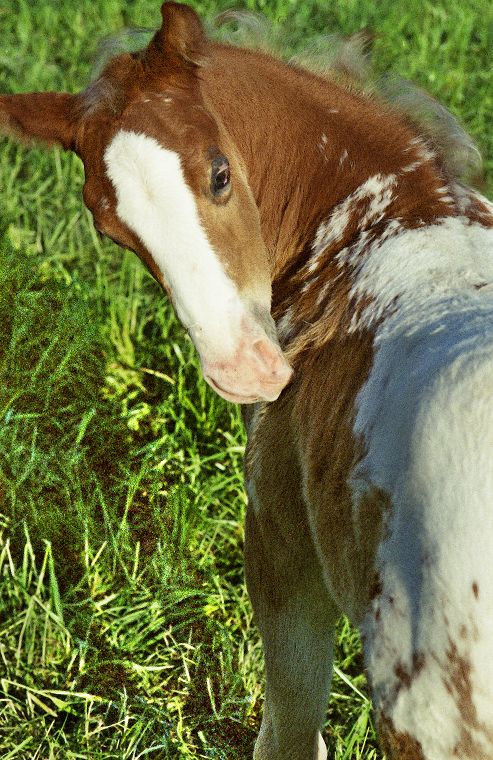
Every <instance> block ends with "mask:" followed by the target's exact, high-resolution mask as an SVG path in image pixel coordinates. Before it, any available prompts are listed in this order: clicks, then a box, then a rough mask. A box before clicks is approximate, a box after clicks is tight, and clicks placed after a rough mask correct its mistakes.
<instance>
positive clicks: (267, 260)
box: [0, 2, 493, 760]
mask: <svg viewBox="0 0 493 760" xmlns="http://www.w3.org/2000/svg"><path fill="white" fill-rule="evenodd" d="M162 14H163V25H162V27H161V29H160V30H159V31H158V32H157V33H156V35H155V36H154V38H153V40H152V41H151V43H150V45H149V46H148V48H146V49H145V50H144V51H141V52H140V53H137V54H132V55H129V54H124V55H122V56H119V57H117V58H115V59H114V60H113V61H111V62H110V63H109V64H108V66H107V67H106V69H105V70H104V71H103V73H102V74H101V76H100V78H99V79H98V80H96V82H93V83H92V84H91V85H90V86H89V88H88V89H87V90H86V91H85V92H84V93H81V94H80V95H78V96H70V95H66V94H65V95H57V94H45V95H40V94H35V95H26V96H18V97H16V96H2V97H0V114H1V120H2V121H1V124H0V127H1V126H2V124H3V125H4V126H7V127H9V128H13V129H14V130H15V131H16V132H19V133H22V134H23V135H25V136H30V137H33V138H37V139H40V140H44V141H48V142H51V141H54V142H58V143H60V144H62V145H63V146H64V147H66V148H73V149H74V150H75V151H76V152H77V153H78V155H79V156H80V157H81V158H82V160H83V162H84V168H85V172H86V184H85V187H84V201H85V203H86V205H87V206H88V208H89V209H90V210H91V212H92V213H93V216H94V221H95V224H96V226H97V227H98V229H100V230H101V231H102V232H103V233H105V234H107V235H108V236H110V237H111V238H113V239H114V240H116V241H117V242H118V243H119V244H120V245H122V246H125V247H128V248H131V249H132V250H134V251H136V252H137V253H138V255H139V256H140V257H141V258H142V260H143V261H144V262H145V263H146V264H147V266H149V268H150V269H151V271H152V272H153V273H154V275H155V276H156V278H157V279H159V281H160V282H161V284H162V285H163V286H164V287H166V288H167V283H166V282H164V281H163V278H162V276H161V275H160V273H159V271H158V270H157V267H156V265H155V264H154V261H153V258H152V256H151V254H150V252H149V251H147V250H146V249H145V247H144V246H143V244H142V243H141V241H140V240H139V239H138V238H137V236H136V235H135V234H134V233H132V232H131V231H130V230H129V229H128V228H127V227H126V226H125V225H124V224H123V223H122V222H121V221H120V220H119V219H118V217H117V214H116V197H115V192H114V190H113V187H112V185H111V182H110V180H109V179H108V177H107V175H106V171H105V166H104V160H103V155H104V149H105V147H106V146H107V145H108V143H109V142H110V141H111V139H112V137H113V136H114V135H115V134H116V133H117V132H118V131H119V130H120V129H122V128H124V129H130V130H132V129H133V130H136V131H139V132H144V133H145V134H147V135H149V136H150V137H154V138H155V139H156V140H157V141H158V142H160V143H162V144H163V145H165V147H168V148H170V149H171V150H174V151H177V152H178V153H179V154H180V157H181V160H182V164H183V169H184V174H185V177H186V180H187V183H188V185H189V187H190V188H191V190H192V191H193V193H194V195H195V197H196V200H197V206H198V209H199V213H200V216H201V219H202V223H203V226H204V228H205V230H206V232H207V235H208V238H209V240H210V241H211V243H212V245H213V247H214V249H215V250H216V251H217V252H218V255H219V256H220V257H221V259H222V261H223V263H224V267H225V268H226V270H227V272H228V273H229V275H230V276H231V278H232V279H233V280H234V281H235V282H236V284H237V286H238V288H239V290H240V291H241V292H242V293H243V294H247V296H248V297H251V298H252V300H255V297H256V294H257V293H258V292H263V293H265V291H266V289H268V288H270V287H271V286H272V304H273V316H274V318H275V320H276V321H277V322H278V323H280V322H281V321H282V319H283V317H284V316H285V315H286V313H287V312H288V311H290V312H291V326H290V330H289V331H288V333H287V334H286V336H285V337H284V338H283V348H284V349H285V351H286V353H287V355H288V356H289V358H290V360H291V361H292V363H293V365H294V366H295V368H296V375H295V379H294V381H293V383H292V384H291V386H290V387H288V388H287V389H286V390H285V392H284V394H283V395H282V396H281V398H280V399H279V400H278V401H277V402H276V403H275V404H260V405H258V406H257V407H256V408H255V409H254V410H247V411H246V412H245V418H246V423H247V428H248V431H249V443H248V449H247V455H246V477H247V485H248V489H249V493H250V506H249V512H248V521H247V545H246V572H247V582H248V587H249V590H250V594H251V596H252V602H253V605H254V608H255V612H256V615H257V619H258V622H259V627H260V630H261V632H262V636H263V641H264V647H265V656H266V668H267V697H266V710H265V716H264V721H263V724H262V731H261V734H260V737H259V740H258V742H257V747H256V753H255V757H256V758H257V760H267V759H268V760H281V758H282V760H288V759H289V758H292V760H312V758H315V757H317V754H316V752H317V750H316V749H315V747H316V741H317V731H318V726H319V725H320V723H321V721H322V719H323V711H324V699H325V698H326V696H327V690H328V687H329V683H330V652H331V645H332V637H333V633H332V629H333V623H334V621H335V619H336V617H337V614H338V609H337V608H339V609H342V610H344V611H346V612H348V613H349V614H350V615H351V617H352V618H353V620H355V621H358V620H360V619H361V617H362V615H363V613H364V611H365V608H367V605H368V601H369V599H370V598H371V596H372V594H373V595H374V594H375V587H373V588H372V583H371V579H372V578H374V577H375V572H374V557H375V552H376V547H377V545H378V542H379V540H380V538H381V535H382V527H381V526H382V522H383V520H382V516H383V514H384V511H385V510H386V509H388V508H389V506H390V505H389V498H388V496H387V495H386V494H385V493H382V492H380V491H378V490H374V491H373V492H371V493H369V494H366V495H365V496H364V497H362V498H361V501H360V503H359V504H357V505H356V507H355V508H353V503H352V496H351V491H350V486H349V484H348V478H349V476H350V473H351V471H352V469H353V467H354V465H355V464H356V463H357V462H358V461H359V460H360V459H361V457H362V456H363V454H364V452H363V451H362V444H361V441H359V440H356V439H355V437H354V434H353V422H354V416H355V402H356V397H357V394H358V392H359V390H360V388H361V386H362V384H363V383H364V382H365V379H366V378H367V376H368V373H369V371H370V369H371V367H372V362H373V353H374V347H373V339H374V334H373V332H372V331H371V330H366V331H365V330H362V329H358V330H355V331H353V332H351V331H350V329H349V328H350V324H351V320H352V318H353V317H354V316H355V315H357V314H358V313H359V312H360V311H361V310H362V309H363V308H364V307H365V306H367V305H368V303H367V302H366V301H364V300H360V301H358V302H356V303H354V302H353V301H352V300H351V298H350V290H351V285H352V283H353V280H354V272H353V271H352V270H351V268H350V267H349V265H344V266H339V265H338V262H337V261H336V256H337V255H338V254H339V253H340V252H341V251H342V250H343V249H345V248H348V249H349V248H350V247H351V246H352V245H353V244H354V243H355V241H357V240H358V239H359V238H358V236H361V235H362V234H368V235H369V238H368V239H369V240H370V241H371V240H373V241H374V240H378V237H379V236H380V235H381V234H382V233H383V231H384V229H385V224H386V223H387V222H388V221H389V220H397V219H398V220H399V224H400V225H401V227H402V228H404V229H412V228H416V227H420V226H423V225H430V224H433V223H434V222H435V221H436V220H437V219H442V218H443V217H445V216H453V215H458V214H466V215H468V216H469V218H470V220H471V222H472V221H474V222H477V223H480V224H484V225H485V226H493V214H492V213H491V211H490V210H489V208H488V207H487V206H486V205H485V204H484V203H483V202H482V201H481V200H480V199H478V198H477V197H476V196H475V195H474V194H473V193H471V192H469V191H466V190H465V189H464V188H461V187H460V186H459V185H458V184H457V183H456V182H455V180H453V179H452V178H451V177H450V176H449V174H448V171H447V169H446V168H445V167H444V165H443V163H442V162H441V161H440V159H439V158H438V157H435V158H428V159H427V160H421V161H420V159H422V155H423V148H424V147H426V145H425V143H426V141H425V142H423V141H421V143H420V142H419V141H417V140H416V138H419V135H418V133H417V132H416V129H415V128H413V127H411V126H410V125H409V124H408V123H407V121H406V120H405V119H402V118H401V117H400V116H399V115H398V114H397V113H396V112H395V110H394V109H392V108H389V107H385V106H383V105H381V104H379V103H377V102H376V101H374V100H372V99H370V98H368V97H366V96H364V95H362V94H357V93H355V92H351V91H349V90H347V89H345V88H344V87H342V86H340V85H338V84H336V83H335V82H333V81H327V79H324V78H321V77H318V76H316V75H314V74H311V73H309V72H307V71H304V70H302V69H301V68H296V67H287V66H286V65H284V64H282V63H281V62H280V61H278V60H276V59H275V58H273V57H271V56H269V55H266V54H262V53H259V52H253V51H249V50H243V49H238V48H232V47H230V46H228V45H222V44H215V43H210V42H208V41H207V40H206V38H205V36H204V34H203V31H202V27H201V25H200V22H199V20H198V18H197V16H196V15H195V13H194V12H193V11H191V9H189V8H186V7H184V6H180V5H178V4H176V3H172V2H169V3H165V4H164V5H163V8H162ZM326 132H327V133H328V134H330V139H326V140H324V139H323V135H324V134H325V133H326ZM218 154H224V155H227V156H228V159H229V162H230V165H231V169H232V177H233V182H232V187H231V191H230V193H229V195H227V196H224V197H223V199H222V200H217V201H216V200H215V199H214V198H211V195H210V190H209V187H210V157H211V155H218ZM344 154H347V155H346V158H345V159H344V160H342V159H341V157H342V156H344ZM418 162H419V164H418ZM415 163H416V166H415V168H414V169H413V170H406V167H408V166H409V165H413V164H415ZM377 174H381V175H395V177H396V183H395V188H394V189H393V193H394V195H393V200H392V203H391V204H390V206H389V208H387V209H386V210H385V214H384V218H383V219H381V220H379V221H376V222H375V221H373V222H372V223H371V224H370V228H368V223H366V222H365V221H364V220H365V218H366V217H365V214H366V212H367V210H368V202H367V201H366V200H362V201H361V202H358V203H355V204H354V207H352V208H351V220H350V223H349V224H348V225H347V227H346V228H345V230H344V232H343V235H342V237H341V238H340V239H338V240H337V242H334V243H331V244H328V245H327V247H326V248H325V249H324V250H322V251H321V252H320V255H319V256H318V258H317V262H316V267H314V268H311V267H310V256H311V254H312V243H313V240H314V236H315V232H316V230H317V228H318V227H319V225H320V224H321V223H322V222H325V221H326V220H327V219H328V217H329V216H330V214H331V213H333V212H334V211H335V210H337V208H338V206H339V204H341V203H342V202H344V200H345V199H347V198H348V196H350V195H351V193H353V192H354V191H355V190H356V189H357V188H358V187H360V186H361V185H362V184H363V183H364V182H365V181H366V180H367V179H368V178H370V177H372V176H373V175H377ZM444 185H445V186H446V187H447V188H448V192H449V195H450V196H451V197H452V199H453V200H452V202H451V203H449V204H444V203H442V202H441V201H440V198H439V194H438V193H437V191H438V190H439V188H441V187H443V186H444ZM365 224H367V226H366V227H365ZM361 255H364V250H363V252H362V254H361ZM305 286H307V287H306V288H305ZM322 288H323V289H324V291H323V293H324V298H323V299H321V300H319V298H318V296H319V294H320V292H321V289H322ZM170 295H171V297H172V294H170ZM259 319H261V317H259ZM266 324H267V320H266ZM265 329H266V331H267V332H268V330H269V329H271V328H269V327H266V328H265ZM473 591H474V589H473ZM329 592H330V593H329ZM474 593H476V592H475V591H474ZM478 593H479V592H478ZM450 661H451V674H450V688H452V689H455V690H456V691H457V692H458V694H459V697H460V699H461V705H462V706H463V708H464V711H466V707H467V705H468V701H467V700H468V698H467V693H463V692H464V689H465V688H466V685H467V683H466V682H467V678H466V676H467V673H464V677H462V670H463V669H462V670H461V663H460V662H457V657H456V656H454V652H453V651H451V659H450ZM418 667H419V663H416V668H415V669H416V671H417V670H418ZM396 675H397V677H398V679H399V680H400V683H401V686H402V687H403V688H404V687H406V686H407V685H408V682H409V681H410V679H411V678H412V677H413V674H411V673H407V672H404V671H402V672H399V673H397V674H396ZM294 701H296V702H297V704H298V709H297V711H293V703H294ZM470 720H472V721H473V720H474V716H470ZM382 735H383V737H384V743H385V744H386V746H387V747H388V748H389V752H390V755H391V757H392V758H399V760H422V758H423V754H422V751H421V748H420V747H419V745H418V743H417V742H416V741H415V740H414V739H413V738H412V737H409V736H407V735H404V734H396V733H395V732H394V731H393V730H392V727H391V726H390V725H385V724H384V723H383V724H382ZM465 741H466V739H465V738H464V747H465ZM464 751H466V749H464ZM467 751H469V749H467ZM318 757H320V756H318Z"/></svg>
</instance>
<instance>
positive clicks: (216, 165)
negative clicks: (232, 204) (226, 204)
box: [211, 156, 231, 196]
mask: <svg viewBox="0 0 493 760" xmlns="http://www.w3.org/2000/svg"><path fill="white" fill-rule="evenodd" d="M230 182H231V172H230V169H229V163H228V159H227V158H225V157H224V156H218V157H217V158H215V159H214V160H213V162H212V175H211V190H212V194H213V195H216V196H217V195H221V194H222V193H224V191H225V190H227V188H228V187H229V184H230Z"/></svg>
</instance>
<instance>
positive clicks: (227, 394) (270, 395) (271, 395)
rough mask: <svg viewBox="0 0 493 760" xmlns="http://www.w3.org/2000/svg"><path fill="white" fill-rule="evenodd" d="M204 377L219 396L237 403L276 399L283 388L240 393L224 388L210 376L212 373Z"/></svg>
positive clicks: (253, 402)
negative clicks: (272, 390)
mask: <svg viewBox="0 0 493 760" xmlns="http://www.w3.org/2000/svg"><path fill="white" fill-rule="evenodd" d="M204 377H205V379H206V381H207V383H208V384H209V385H210V386H211V388H213V389H214V390H215V391H216V393H218V394H219V396H221V397H222V398H224V399H226V401H232V402H233V403H235V404H255V403H257V402H258V401H275V400H276V399H277V398H278V397H279V394H280V393H281V391H282V388H280V389H279V390H278V391H276V392H269V391H265V392H262V391H259V392H258V393H256V394H253V393H252V394H249V393H248V392H246V391H245V392H242V393H240V392H236V391H235V390H228V389H226V388H223V387H222V386H221V385H220V384H219V383H218V382H216V381H215V380H214V378H212V377H210V375H204Z"/></svg>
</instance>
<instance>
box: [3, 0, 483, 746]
mask: <svg viewBox="0 0 493 760" xmlns="http://www.w3.org/2000/svg"><path fill="white" fill-rule="evenodd" d="M194 5H195V7H196V8H197V9H198V10H199V11H201V12H203V13H205V14H207V13H209V14H210V13H213V12H215V11H217V10H221V9H224V8H226V7H228V6H230V5H231V2H230V0H217V1H215V0H200V1H197V2H195V3H194ZM158 6H159V2H156V1H155V0H126V1H125V2H124V1H123V0H79V1H78V2H77V3H75V2H70V0H38V1H37V3H36V4H33V3H30V2H28V0H11V2H10V4H9V6H8V7H7V6H5V5H3V6H0V32H1V40H2V43H1V47H0V91H2V92H16V91H29V90H31V89H60V88H67V89H70V90H75V89H77V88H80V87H82V86H83V85H84V83H85V82H86V81H87V78H88V76H89V72H90V69H91V66H92V61H93V60H94V56H95V54H96V49H97V40H98V39H99V38H100V37H102V36H105V35H107V34H108V33H111V32H114V31H117V30H118V29H120V28H121V27H122V26H124V25H140V26H146V25H147V26H152V25H155V24H157V23H158V21H159V8H158ZM237 6H240V7H249V8H253V9H261V10H263V11H264V12H265V13H266V14H267V15H268V16H269V17H270V18H273V19H274V20H276V21H279V22H283V23H284V24H285V25H286V28H287V29H288V30H289V34H288V40H289V44H290V45H291V46H292V47H293V49H296V48H297V47H298V48H299V47H300V46H302V45H303V40H304V39H305V38H306V37H307V36H309V35H310V34H318V33H321V32H324V31H328V32H333V31H340V32H343V33H350V32H353V31H356V30H358V29H360V28H369V29H371V30H373V31H374V32H375V33H376V35H377V36H376V39H375V45H374V58H375V66H376V69H377V72H384V71H385V70H388V69H390V70H392V71H395V72H397V73H399V74H400V75H402V76H406V77H409V78H411V79H413V80H414V81H416V82H417V83H418V84H421V85H423V86H424V87H425V88H426V89H428V90H429V91H430V92H431V93H432V94H433V95H435V96H436V97H438V98H439V99H440V100H442V101H443V102H444V103H445V104H446V105H448V106H449V107H450V108H451V109H452V110H453V111H454V112H455V113H457V114H458V115H459V116H460V118H461V119H462V121H463V123H464V124H465V125H466V127H467V129H468V130H469V131H470V132H471V133H472V134H473V136H474V137H475V138H476V139H477V141H478V142H479V144H480V146H481V148H482V151H483V153H484V155H485V156H486V162H485V165H486V181H485V189H486V192H488V193H489V195H490V196H491V195H492V188H493V132H492V130H491V126H490V125H491V113H492V110H493V88H492V87H491V74H490V55H491V49H492V47H493V12H492V9H491V5H490V4H487V3H485V4H484V5H482V4H481V3H480V2H473V0H469V1H468V2H460V3H459V2H451V1H450V0H447V2H445V0H439V1H438V2H427V1H424V2H420V3H416V5H415V6H413V5H410V4H409V3H407V2H404V0H398V1H396V0H392V1H391V0H383V1H382V2H380V3H378V4H377V3H369V2H366V3H364V2H356V0H334V2H331V3H330V4H327V3H326V2H325V0H306V1H304V2H301V0H273V1H272V2H267V1H264V2H262V1H261V0H259V1H258V2H254V0H248V2H242V3H237ZM81 185H82V172H81V167H80V165H79V163H78V161H77V159H76V158H74V157H73V156H70V155H63V154H61V153H60V152H59V151H56V150H55V151H52V152H43V151H41V150H38V149H36V150H30V151H28V150H26V149H24V148H20V147H18V146H16V145H14V144H13V143H11V142H9V141H5V140H4V141H2V143H1V147H0V250H1V257H0V419H1V426H0V512H1V514H2V517H1V519H0V756H1V757H2V758H3V760H7V758H8V759H9V760H10V758H16V759H19V760H20V759H24V758H26V759H27V758H29V759H31V758H39V759H40V760H45V759H48V758H57V759H58V758H74V759H75V758H87V760H89V759H91V760H96V759H97V760H99V759H101V760H109V758H134V759H135V760H136V758H141V757H143V758H147V757H150V758H223V759H224V760H226V759H227V760H236V759H237V760H244V759H245V758H248V757H249V756H250V754H251V750H252V746H253V741H254V738H255V735H256V732H257V730H258V726H259V719H260V714H261V708H262V694H263V671H262V654H261V648H260V643H259V639H258V634H257V631H256V628H255V625H254V622H253V621H252V613H251V608H250V604H249V601H248V598H247V594H246V591H245V587H244V583H243V570H242V545H243V527H242V520H243V514H244V510H245V496H244V493H243V488H242V452H243V446H244V434H243V431H242V427H241V423H240V417H239V413H238V410H237V408H235V407H234V406H232V405H228V404H226V403H225V402H223V401H222V400H221V399H219V398H218V397H217V396H215V395H214V394H213V393H212V391H210V390H209V389H208V388H206V386H205V385H204V383H203V381H202V379H201V377H200V372H199V367H198V362H197V360H196V357H195V353H194V350H193V347H192V344H191V342H190V341H189V340H188V338H187V337H186V336H185V335H184V333H183V331H182V329H181V328H180V326H179V325H178V324H177V322H176V320H175V318H174V316H173V314H172V312H171V309H170V307H169V305H168V304H167V302H166V300H165V298H164V297H163V294H162V293H161V291H160V290H159V288H158V286H157V285H156V284H155V283H154V281H153V280H152V279H151V278H150V276H149V275H148V274H147V272H146V271H145V270H144V269H143V267H142V266H141V265H140V263H139V262H138V261H137V260H135V259H134V258H133V257H132V256H131V255H130V254H122V253H121V252H120V251H119V250H117V249H116V248H115V247H114V246H113V245H112V244H110V243H108V242H101V241H100V240H99V238H98V237H97V236H96V235H95V233H94V231H93V229H92V226H91V221H90V218H89V215H88V214H87V213H86V212H85V211H84V210H83V209H82V206H81V200H80V191H81ZM337 655H338V659H337V669H336V674H335V678H334V684H333V692H334V693H333V697H332V700H331V703H330V707H329V713H328V718H329V721H328V723H327V728H326V739H327V741H328V743H329V747H330V751H331V752H332V753H333V754H334V755H335V757H337V759H338V760H343V759H344V758H347V759H348V760H349V758H351V759H353V758H365V760H372V759H373V758H379V757H381V755H380V753H379V750H378V749H376V743H375V738H374V733H373V728H372V726H371V719H370V705H369V701H368V699H367V696H366V693H367V692H366V685H365V680H364V676H363V674H362V658H361V653H360V646H359V642H358V638H357V635H356V634H355V632H354V631H353V630H352V629H351V628H350V626H349V625H348V623H347V622H346V621H342V622H341V624H340V626H339V631H338V647H337Z"/></svg>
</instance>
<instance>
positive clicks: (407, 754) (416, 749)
mask: <svg viewBox="0 0 493 760" xmlns="http://www.w3.org/2000/svg"><path fill="white" fill-rule="evenodd" d="M378 735H379V738H380V743H381V745H382V747H383V750H384V752H385V754H386V755H387V757H388V760H426V758H425V755H424V754H423V749H422V747H421V744H420V743H419V741H418V740H417V739H415V738H414V737H413V736H411V735H410V734H408V733H406V732H404V731H396V730H395V728H394V725H393V723H392V721H391V720H390V718H387V717H386V716H385V715H381V716H380V718H379V720H378Z"/></svg>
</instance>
